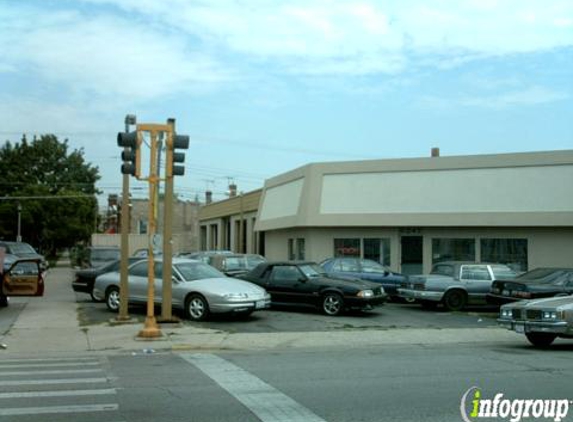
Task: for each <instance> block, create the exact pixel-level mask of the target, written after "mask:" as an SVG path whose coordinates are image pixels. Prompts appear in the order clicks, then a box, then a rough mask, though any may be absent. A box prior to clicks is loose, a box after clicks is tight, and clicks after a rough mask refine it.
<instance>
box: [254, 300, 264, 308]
mask: <svg viewBox="0 0 573 422" xmlns="http://www.w3.org/2000/svg"><path fill="white" fill-rule="evenodd" d="M264 307H265V301H264V300H259V301H257V302H255V308H257V309H263V308H264Z"/></svg>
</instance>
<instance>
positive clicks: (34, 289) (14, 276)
mask: <svg viewBox="0 0 573 422" xmlns="http://www.w3.org/2000/svg"><path fill="white" fill-rule="evenodd" d="M40 263H41V261H40V260H36V259H24V260H18V261H16V262H14V263H13V264H12V265H11V266H10V267H9V268H8V269H7V270H6V271H5V272H4V273H3V274H2V278H1V280H2V286H1V289H0V293H2V294H3V295H5V296H43V295H44V279H43V276H42V271H41V268H40Z"/></svg>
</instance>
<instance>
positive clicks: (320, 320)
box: [76, 293, 497, 333]
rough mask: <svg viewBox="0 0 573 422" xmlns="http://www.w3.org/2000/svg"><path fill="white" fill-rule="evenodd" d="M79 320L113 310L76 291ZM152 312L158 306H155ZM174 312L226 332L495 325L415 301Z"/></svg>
mask: <svg viewBox="0 0 573 422" xmlns="http://www.w3.org/2000/svg"><path fill="white" fill-rule="evenodd" d="M76 302H77V304H78V313H79V319H80V323H81V324H82V325H84V326H89V325H93V324H104V323H108V322H109V321H110V320H111V319H113V318H115V316H116V314H114V313H113V312H110V311H109V310H108V309H107V308H106V306H105V304H104V303H94V302H92V301H91V299H90V297H89V296H88V295H85V294H80V293H76ZM155 313H156V315H160V314H161V310H160V309H159V308H156V311H155ZM173 314H174V316H177V317H179V318H181V323H182V324H189V325H193V326H196V327H201V328H209V329H214V330H220V331H224V332H229V333H270V332H307V331H308V332H311V331H338V330H391V329H406V328H431V329H440V328H464V327H467V328H484V327H491V326H496V321H495V318H496V317H497V310H496V309H495V308H491V307H489V308H488V307H475V308H469V309H467V310H465V311H463V312H446V311H443V310H441V309H438V310H427V309H423V308H422V307H421V306H419V305H417V304H403V303H392V302H390V303H386V304H384V305H382V306H380V307H377V308H375V309H374V310H372V311H367V312H360V311H354V312H348V313H345V314H343V315H342V316H339V317H329V316H326V315H323V314H321V313H320V312H319V311H318V310H314V309H311V308H272V309H270V310H264V311H258V312H255V313H254V314H252V315H251V316H249V317H246V318H238V317H233V316H220V315H214V316H213V315H212V316H211V317H210V318H209V319H208V320H207V321H202V322H192V321H188V320H185V319H184V318H183V315H182V313H181V312H179V311H177V310H175V311H174V313H173ZM145 315H146V308H145V307H144V306H130V308H129V316H130V317H131V318H133V319H136V320H138V321H140V322H143V321H144V319H145Z"/></svg>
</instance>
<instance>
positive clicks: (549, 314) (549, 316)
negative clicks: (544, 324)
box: [541, 311, 557, 321]
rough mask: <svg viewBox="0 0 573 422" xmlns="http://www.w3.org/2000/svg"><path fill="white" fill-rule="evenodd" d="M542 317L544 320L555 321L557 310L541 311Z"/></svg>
mask: <svg viewBox="0 0 573 422" xmlns="http://www.w3.org/2000/svg"><path fill="white" fill-rule="evenodd" d="M541 316H542V319H544V320H546V321H555V320H556V319H557V312H555V311H543V313H542V314H541Z"/></svg>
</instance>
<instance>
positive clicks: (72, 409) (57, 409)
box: [0, 403, 119, 416]
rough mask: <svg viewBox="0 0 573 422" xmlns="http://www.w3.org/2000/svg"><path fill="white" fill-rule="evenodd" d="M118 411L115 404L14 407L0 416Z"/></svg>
mask: <svg viewBox="0 0 573 422" xmlns="http://www.w3.org/2000/svg"><path fill="white" fill-rule="evenodd" d="M118 409H119V406H118V405H117V404H116V403H109V404H88V405H84V406H81V405H80V406H48V407H14V408H11V409H0V416H16V415H45V414H50V413H52V414H53V413H86V412H110V411H115V410H118Z"/></svg>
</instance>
